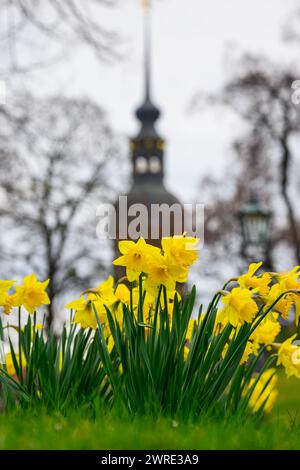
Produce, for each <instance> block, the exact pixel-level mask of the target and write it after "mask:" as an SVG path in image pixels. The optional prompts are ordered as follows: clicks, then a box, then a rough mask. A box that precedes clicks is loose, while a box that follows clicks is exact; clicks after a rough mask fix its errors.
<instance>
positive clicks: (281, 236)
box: [198, 55, 300, 264]
mask: <svg viewBox="0 0 300 470" xmlns="http://www.w3.org/2000/svg"><path fill="white" fill-rule="evenodd" d="M298 76H299V75H297V71H291V70H288V69H286V68H283V67H282V66H278V65H277V64H276V65H274V64H272V63H270V62H269V61H267V60H266V58H259V57H252V56H248V55H246V56H244V57H243V58H242V59H241V61H240V62H239V63H238V67H237V68H236V69H235V71H234V73H233V76H232V77H231V78H230V79H229V80H228V82H227V83H226V84H225V86H224V87H223V88H222V90H220V92H219V93H217V94H216V95H214V96H212V97H209V99H208V101H209V102H210V103H212V102H213V103H214V104H216V103H217V104H222V105H226V106H229V107H230V108H231V109H233V110H234V111H235V112H236V113H237V114H238V116H240V117H241V118H242V120H243V122H244V123H245V124H246V131H245V132H244V134H243V135H241V137H239V138H238V139H237V140H236V141H235V142H234V143H233V150H234V157H233V160H232V161H231V162H230V168H228V172H227V174H226V176H225V177H224V178H223V179H222V181H216V180H214V179H212V181H211V182H210V187H212V185H213V186H218V187H219V188H224V187H225V181H226V186H227V187H229V188H230V191H229V193H230V194H229V196H228V197H227V199H226V198H225V199H224V197H223V198H222V199H220V198H217V197H214V196H213V197H212V200H211V202H207V204H208V206H209V210H208V214H209V217H211V218H212V219H214V220H215V221H216V220H217V221H218V223H216V222H215V223H214V224H212V226H213V227H215V229H214V230H209V226H210V225H209V223H208V230H207V234H206V241H208V242H209V240H210V239H211V240H212V242H218V243H221V244H223V245H224V242H225V240H226V239H227V240H228V236H229V238H230V235H229V234H230V233H231V236H233V234H234V230H236V228H234V227H237V222H236V221H234V219H233V214H234V213H235V212H236V210H237V208H238V206H239V205H240V204H241V202H242V201H243V200H245V199H247V198H248V197H249V191H250V189H251V187H252V188H253V187H254V188H255V189H256V191H257V192H258V194H259V195H260V197H261V198H262V199H263V200H266V201H268V203H269V204H270V206H271V207H272V208H273V210H274V212H275V214H276V221H277V225H276V226H275V232H274V233H273V246H272V249H276V247H278V246H280V245H282V243H283V242H286V243H287V245H288V246H289V247H292V255H293V262H297V263H298V264H299V263H300V212H299V210H298V204H297V198H298V197H299V179H296V178H295V175H297V173H298V164H297V159H296V158H295V156H296V155H297V150H296V147H295V142H297V141H298V139H299V137H300V108H299V106H297V105H295V104H294V103H293V100H292V92H293V90H292V89H291V86H292V83H293V82H294V81H295V80H297V78H298ZM200 101H201V102H202V101H203V97H202V96H201V97H200V96H198V103H200ZM201 188H205V178H204V181H203V180H202V181H201ZM225 192H226V191H225ZM227 192H228V191H227ZM224 206H225V207H224ZM230 214H231V216H230ZM218 226H221V227H222V230H219V231H218V230H217V228H218ZM226 230H227V236H225V233H226ZM231 239H232V238H231ZM222 240H223V241H222ZM226 248H227V253H228V254H229V253H230V252H231V253H232V250H231V251H230V249H229V251H228V246H227V247H226Z"/></svg>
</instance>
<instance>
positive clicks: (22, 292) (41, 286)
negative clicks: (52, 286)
mask: <svg viewBox="0 0 300 470" xmlns="http://www.w3.org/2000/svg"><path fill="white" fill-rule="evenodd" d="M48 284H49V279H48V280H47V281H44V282H39V281H38V280H37V278H36V276H35V274H32V275H31V276H26V277H25V278H24V280H23V283H22V284H21V285H17V283H16V281H1V280H0V307H2V309H3V312H4V314H6V315H9V314H10V313H11V311H12V309H13V307H19V308H21V307H23V308H24V309H25V310H26V311H27V312H28V313H30V314H33V313H34V312H35V311H36V309H37V308H39V307H42V306H43V305H49V304H50V299H49V297H48V294H47V292H46V289H47V286H48Z"/></svg>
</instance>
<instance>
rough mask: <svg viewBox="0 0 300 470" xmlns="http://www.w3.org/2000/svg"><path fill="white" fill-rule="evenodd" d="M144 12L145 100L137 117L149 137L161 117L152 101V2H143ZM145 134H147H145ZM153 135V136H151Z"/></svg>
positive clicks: (138, 110) (143, 0)
mask: <svg viewBox="0 0 300 470" xmlns="http://www.w3.org/2000/svg"><path fill="white" fill-rule="evenodd" d="M141 1H142V6H143V10H144V82H145V83H144V88H145V90H144V93H145V96H144V99H143V103H142V105H141V106H140V107H139V108H138V109H137V111H136V115H137V118H138V119H139V121H140V122H141V125H142V128H143V129H144V130H145V128H147V132H148V134H149V137H150V136H151V135H152V134H155V130H154V123H155V121H157V119H158V118H159V116H160V111H159V109H158V108H157V107H156V106H154V104H153V103H152V100H151V15H150V12H151V0H141ZM144 133H145V132H144ZM150 134H151V135H150Z"/></svg>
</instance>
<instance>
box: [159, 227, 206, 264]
mask: <svg viewBox="0 0 300 470" xmlns="http://www.w3.org/2000/svg"><path fill="white" fill-rule="evenodd" d="M198 243H199V238H193V237H187V236H186V235H181V236H177V235H175V236H174V237H165V238H163V239H162V241H161V246H162V249H163V252H164V254H165V255H166V256H168V257H169V258H171V259H172V260H173V262H174V263H177V264H178V265H181V266H185V267H189V266H191V265H192V264H194V263H195V262H196V261H197V258H198V251H197V245H198Z"/></svg>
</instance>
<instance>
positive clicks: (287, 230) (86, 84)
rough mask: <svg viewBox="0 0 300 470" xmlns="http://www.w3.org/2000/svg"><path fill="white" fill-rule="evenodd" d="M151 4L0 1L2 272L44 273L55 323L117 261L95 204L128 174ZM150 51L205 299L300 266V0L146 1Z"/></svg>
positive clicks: (112, 196) (171, 185)
mask: <svg viewBox="0 0 300 470" xmlns="http://www.w3.org/2000/svg"><path fill="white" fill-rule="evenodd" d="M143 3H144V7H145V4H146V3H148V2H145V1H144V2H141V1H139V0H85V2H82V1H79V0H64V2H62V1H59V0H46V1H43V2H41V1H39V0H15V1H10V0H0V80H1V81H2V83H4V85H5V96H4V93H2V94H3V96H2V102H1V105H0V165H1V166H0V277H1V278H4V279H5V278H15V277H16V278H19V277H20V276H23V275H25V274H31V273H32V272H35V273H36V274H37V275H38V277H39V278H40V279H46V278H48V277H50V278H51V280H52V282H51V284H50V290H49V293H50V296H51V298H52V299H53V304H52V307H51V311H50V320H51V319H52V318H53V317H54V316H55V314H56V313H57V312H58V310H59V309H60V307H61V306H62V305H63V302H64V301H65V298H68V299H70V297H71V295H72V292H77V293H78V292H80V291H81V290H82V289H83V288H85V287H89V286H92V285H94V284H95V283H97V282H99V281H100V280H101V279H103V278H104V277H105V276H107V274H108V273H109V272H110V269H111V259H112V257H113V251H112V246H111V243H110V242H109V241H100V240H98V239H97V237H96V226H97V223H98V220H97V217H96V210H97V207H98V206H99V204H101V203H103V202H114V201H115V200H116V198H117V196H118V195H119V194H126V192H127V191H128V190H129V188H130V184H131V180H132V167H131V152H132V148H131V147H130V145H129V138H131V137H134V136H135V135H136V134H137V132H138V129H139V124H138V122H137V119H136V117H135V110H136V109H137V108H138V107H139V106H140V104H141V103H142V102H143V100H144V95H143V93H144V83H143V82H144V73H143V67H144V59H145V53H144V40H143V37H144V36H143V25H144V21H143V16H144V15H145V12H144V11H143V5H142V4H143ZM150 55H151V73H150V75H151V81H152V86H151V91H152V99H153V102H154V103H155V105H156V106H157V107H158V108H159V109H160V110H161V112H162V114H161V117H160V119H159V121H158V123H157V126H156V129H157V131H158V133H159V135H160V136H162V138H163V139H165V140H166V147H165V154H164V166H165V175H164V184H165V187H166V190H168V191H170V192H171V193H172V194H173V195H174V196H176V197H177V198H178V199H179V200H180V201H181V202H182V203H193V202H198V203H203V204H204V205H205V243H204V248H203V249H202V251H201V262H200V264H199V265H197V267H196V269H195V271H194V272H193V275H192V282H194V283H196V284H197V286H198V291H199V297H200V301H203V302H204V303H205V302H206V300H207V298H209V297H210V295H211V294H212V292H213V291H214V290H215V289H218V288H219V287H220V284H221V283H222V282H223V281H225V280H226V279H228V277H231V276H234V275H236V274H238V273H239V272H240V271H241V270H243V269H245V266H246V265H247V263H248V262H249V261H258V260H260V259H261V260H263V261H264V262H265V266H266V268H268V269H272V270H286V269H290V268H291V267H292V266H294V265H296V264H300V211H299V208H298V200H299V195H300V176H299V175H300V160H299V156H300V155H299V154H300V150H299V149H300V146H299V136H300V92H298V89H299V90H300V88H299V85H300V82H298V80H300V65H299V61H300V59H299V57H300V2H299V0H285V2H283V1H282V0H263V1H261V0H243V1H241V0H226V1H224V0H186V1H184V2H183V1H182V0H152V6H151V54H150ZM2 88H3V87H1V90H2Z"/></svg>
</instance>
